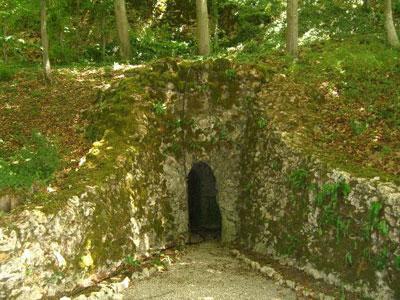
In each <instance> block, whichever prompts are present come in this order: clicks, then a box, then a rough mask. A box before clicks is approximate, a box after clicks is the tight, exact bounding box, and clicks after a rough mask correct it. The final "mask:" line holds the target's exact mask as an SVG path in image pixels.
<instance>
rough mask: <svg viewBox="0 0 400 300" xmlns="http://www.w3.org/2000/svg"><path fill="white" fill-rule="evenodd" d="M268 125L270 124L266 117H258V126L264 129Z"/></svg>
mask: <svg viewBox="0 0 400 300" xmlns="http://www.w3.org/2000/svg"><path fill="white" fill-rule="evenodd" d="M267 125H268V121H267V119H265V118H264V117H260V118H258V119H257V126H258V128H260V129H264V128H265V127H267Z"/></svg>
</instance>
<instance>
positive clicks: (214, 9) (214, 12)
mask: <svg viewBox="0 0 400 300" xmlns="http://www.w3.org/2000/svg"><path fill="white" fill-rule="evenodd" d="M218 5H219V3H218V0H213V1H212V19H213V25H214V28H213V32H214V43H213V50H214V51H215V50H216V49H218V48H219V38H218V33H219V32H218V31H219V20H218V18H219V14H218Z"/></svg>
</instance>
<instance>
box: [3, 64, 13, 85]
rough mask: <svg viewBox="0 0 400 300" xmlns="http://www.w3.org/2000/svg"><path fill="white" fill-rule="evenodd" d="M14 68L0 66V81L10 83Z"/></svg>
mask: <svg viewBox="0 0 400 300" xmlns="http://www.w3.org/2000/svg"><path fill="white" fill-rule="evenodd" d="M15 72H16V70H15V68H13V67H11V66H7V65H0V81H10V80H12V79H13V78H14V75H15Z"/></svg>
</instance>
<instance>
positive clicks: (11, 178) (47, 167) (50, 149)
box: [0, 132, 59, 191]
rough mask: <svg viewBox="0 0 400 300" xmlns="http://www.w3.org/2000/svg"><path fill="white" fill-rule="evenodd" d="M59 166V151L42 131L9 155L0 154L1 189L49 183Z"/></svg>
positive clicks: (34, 134)
mask: <svg viewBox="0 0 400 300" xmlns="http://www.w3.org/2000/svg"><path fill="white" fill-rule="evenodd" d="M58 167H59V155H58V151H57V149H56V147H55V145H54V144H53V143H51V142H50V141H49V140H48V139H47V138H46V137H44V136H43V135H42V134H40V133H37V132H36V133H33V134H32V137H31V138H30V139H29V141H27V143H26V144H25V145H24V146H23V147H22V148H21V149H19V150H17V151H15V152H14V153H12V154H11V155H10V156H9V157H6V156H0V191H1V190H2V189H6V188H30V187H31V186H32V185H33V184H34V183H47V182H48V181H49V180H51V179H52V178H53V175H54V172H55V171H56V170H57V168H58Z"/></svg>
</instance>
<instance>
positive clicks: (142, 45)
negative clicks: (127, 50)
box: [131, 25, 194, 62]
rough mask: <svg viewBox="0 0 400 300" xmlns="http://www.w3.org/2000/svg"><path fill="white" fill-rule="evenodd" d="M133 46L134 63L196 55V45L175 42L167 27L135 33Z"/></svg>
mask: <svg viewBox="0 0 400 300" xmlns="http://www.w3.org/2000/svg"><path fill="white" fill-rule="evenodd" d="M131 44H132V50H133V51H134V53H133V61H134V62H144V61H149V60H152V59H158V58H164V57H176V56H187V55H188V54H190V53H194V44H193V43H188V42H185V41H179V40H175V39H174V38H173V36H172V32H171V29H170V28H169V27H168V26H167V25H164V26H159V27H157V28H149V29H147V30H144V31H143V32H141V33H133V34H132V36H131Z"/></svg>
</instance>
